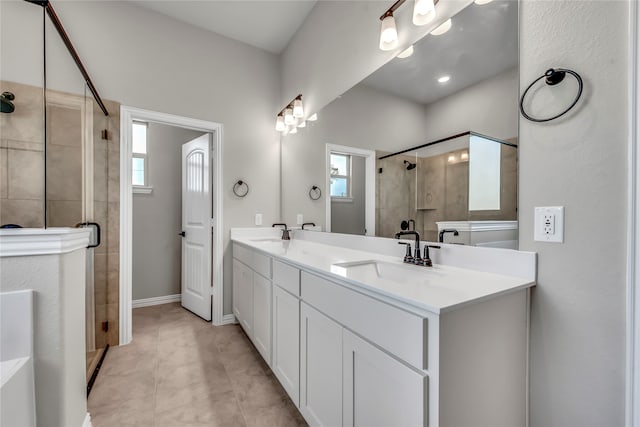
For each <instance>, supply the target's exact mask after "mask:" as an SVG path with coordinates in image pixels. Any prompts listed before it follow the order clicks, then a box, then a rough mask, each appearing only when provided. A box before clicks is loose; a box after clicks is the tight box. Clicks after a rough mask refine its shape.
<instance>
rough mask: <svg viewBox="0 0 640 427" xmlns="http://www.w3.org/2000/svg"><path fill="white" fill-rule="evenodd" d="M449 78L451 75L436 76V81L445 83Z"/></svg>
mask: <svg viewBox="0 0 640 427" xmlns="http://www.w3.org/2000/svg"><path fill="white" fill-rule="evenodd" d="M449 80H451V76H442V77H438V83H446V82H448V81H449Z"/></svg>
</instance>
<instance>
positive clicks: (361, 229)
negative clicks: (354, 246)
mask: <svg viewBox="0 0 640 427" xmlns="http://www.w3.org/2000/svg"><path fill="white" fill-rule="evenodd" d="M364 167H365V158H364V157H359V156H352V157H351V200H350V201H348V202H346V201H345V202H335V201H332V202H331V231H332V232H333V233H345V234H361V235H364V234H365V221H364V218H365V194H366V193H365V187H366V178H365V168H364Z"/></svg>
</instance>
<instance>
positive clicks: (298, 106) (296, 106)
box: [293, 95, 304, 119]
mask: <svg viewBox="0 0 640 427" xmlns="http://www.w3.org/2000/svg"><path fill="white" fill-rule="evenodd" d="M293 117H295V118H297V119H300V118H302V117H304V108H303V107H302V95H298V96H297V97H296V99H294V100H293Z"/></svg>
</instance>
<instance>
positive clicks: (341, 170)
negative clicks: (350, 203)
mask: <svg viewBox="0 0 640 427" xmlns="http://www.w3.org/2000/svg"><path fill="white" fill-rule="evenodd" d="M330 194H331V197H332V198H343V199H346V198H349V197H351V156H350V155H348V154H337V153H331V189H330Z"/></svg>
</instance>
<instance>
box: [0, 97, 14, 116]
mask: <svg viewBox="0 0 640 427" xmlns="http://www.w3.org/2000/svg"><path fill="white" fill-rule="evenodd" d="M14 99H16V96H15V95H14V94H12V93H11V92H2V95H0V103H1V104H2V108H1V110H0V111H2V112H3V113H13V111H14V110H15V109H16V107H15V105H13V102H11V101H13V100H14Z"/></svg>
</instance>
